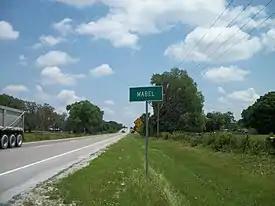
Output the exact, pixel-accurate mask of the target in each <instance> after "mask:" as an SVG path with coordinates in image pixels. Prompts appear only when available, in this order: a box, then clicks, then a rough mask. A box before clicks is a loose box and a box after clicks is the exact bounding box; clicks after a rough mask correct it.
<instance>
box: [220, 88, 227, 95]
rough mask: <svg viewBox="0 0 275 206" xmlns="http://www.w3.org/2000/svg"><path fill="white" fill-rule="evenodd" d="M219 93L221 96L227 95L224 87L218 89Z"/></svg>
mask: <svg viewBox="0 0 275 206" xmlns="http://www.w3.org/2000/svg"><path fill="white" fill-rule="evenodd" d="M218 92H219V93H221V94H226V92H225V90H224V89H223V88H222V87H218Z"/></svg>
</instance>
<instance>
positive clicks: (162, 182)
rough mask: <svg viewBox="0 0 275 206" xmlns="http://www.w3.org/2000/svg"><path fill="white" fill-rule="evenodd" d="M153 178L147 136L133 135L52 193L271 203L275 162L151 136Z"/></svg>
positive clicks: (68, 199)
mask: <svg viewBox="0 0 275 206" xmlns="http://www.w3.org/2000/svg"><path fill="white" fill-rule="evenodd" d="M149 148H150V150H149V178H148V179H147V178H146V177H145V172H144V159H145V158H144V149H145V148H144V139H143V138H141V137H139V136H137V135H129V136H127V137H126V138H124V139H122V140H121V141H120V142H119V143H117V144H115V145H112V146H111V147H110V148H109V150H108V151H107V152H105V153H103V154H102V155H101V156H100V157H99V158H97V159H95V160H93V161H92V163H91V164H90V165H89V166H88V167H86V168H84V169H81V170H79V171H77V172H76V173H74V174H71V175H69V176H68V177H67V178H65V179H62V180H61V181H60V182H59V183H57V185H55V186H56V187H57V188H58V192H57V193H56V192H55V193H54V194H50V197H51V198H62V199H63V200H64V203H72V202H74V203H75V204H76V205H89V206H90V205H121V206H124V205H125V206H129V205H148V206H149V205H158V206H159V205H160V206H161V205H172V206H185V205H211V206H220V205H272V204H273V202H274V201H275V196H274V193H273V192H274V190H275V185H274V182H273V180H274V178H275V172H274V169H275V164H274V163H275V161H274V160H272V159H271V158H269V157H263V156H261V157H259V156H249V155H244V154H242V155H240V154H229V153H221V152H216V153H214V152H212V151H209V150H206V149H201V148H191V147H187V146H185V145H183V144H181V143H180V142H177V141H164V140H155V139H151V140H150V145H149Z"/></svg>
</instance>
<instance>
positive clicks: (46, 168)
mask: <svg viewBox="0 0 275 206" xmlns="http://www.w3.org/2000/svg"><path fill="white" fill-rule="evenodd" d="M125 135H126V134H125V133H115V134H105V135H97V136H91V137H90V138H89V137H88V138H80V139H70V140H61V141H43V142H37V143H30V144H24V146H22V147H21V148H14V149H8V150H0V204H1V203H5V202H6V201H8V200H9V199H11V198H12V197H13V196H15V195H17V194H19V193H21V192H23V191H25V190H26V189H28V188H30V187H33V186H35V185H36V184H38V183H40V182H43V181H45V180H47V179H48V178H50V177H52V176H54V175H55V174H57V173H59V172H60V171H62V170H64V169H66V168H68V167H69V166H71V165H72V164H74V163H76V162H78V161H80V160H81V159H84V158H86V157H89V156H90V155H91V154H93V153H95V152H97V151H99V150H100V149H103V148H105V147H106V146H108V145H110V144H112V143H114V142H116V141H118V140H119V139H120V138H122V137H123V136H125Z"/></svg>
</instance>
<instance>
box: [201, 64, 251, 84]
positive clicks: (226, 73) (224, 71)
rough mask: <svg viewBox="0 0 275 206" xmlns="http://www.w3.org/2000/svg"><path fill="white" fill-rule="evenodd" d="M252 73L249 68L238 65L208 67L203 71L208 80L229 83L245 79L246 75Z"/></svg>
mask: <svg viewBox="0 0 275 206" xmlns="http://www.w3.org/2000/svg"><path fill="white" fill-rule="evenodd" d="M249 73H250V71H248V70H244V69H241V68H238V67H236V66H231V67H217V68H211V69H208V70H207V71H206V72H203V74H202V75H203V77H204V78H205V79H207V80H210V81H212V82H217V83H221V82H224V83H227V82H232V81H244V80H245V77H246V76H247V75H248V74H249Z"/></svg>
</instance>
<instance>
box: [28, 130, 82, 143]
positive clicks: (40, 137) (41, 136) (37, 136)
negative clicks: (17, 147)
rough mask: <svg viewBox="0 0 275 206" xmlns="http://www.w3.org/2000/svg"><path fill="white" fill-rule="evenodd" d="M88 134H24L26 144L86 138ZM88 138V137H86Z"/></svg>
mask: <svg viewBox="0 0 275 206" xmlns="http://www.w3.org/2000/svg"><path fill="white" fill-rule="evenodd" d="M85 135H86V134H69V133H67V132H59V133H50V132H31V133H27V132H26V133H25V134H24V142H35V141H43V140H55V139H66V138H74V137H80V136H82V137H83V136H85ZM86 136H87V135H86Z"/></svg>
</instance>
